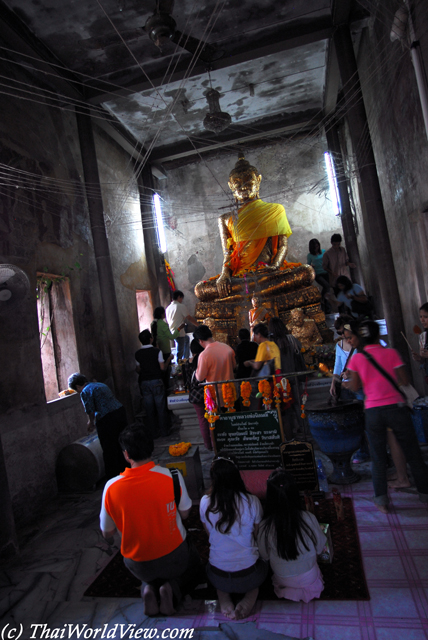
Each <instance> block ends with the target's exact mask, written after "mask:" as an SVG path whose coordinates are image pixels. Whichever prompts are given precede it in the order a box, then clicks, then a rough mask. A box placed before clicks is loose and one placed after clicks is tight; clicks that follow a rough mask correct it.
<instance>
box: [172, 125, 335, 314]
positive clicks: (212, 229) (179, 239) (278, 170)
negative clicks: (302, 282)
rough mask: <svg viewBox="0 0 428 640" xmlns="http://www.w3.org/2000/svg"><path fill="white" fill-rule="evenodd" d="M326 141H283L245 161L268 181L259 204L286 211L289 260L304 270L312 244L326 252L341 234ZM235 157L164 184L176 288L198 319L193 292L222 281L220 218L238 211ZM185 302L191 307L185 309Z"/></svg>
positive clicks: (177, 174)
mask: <svg viewBox="0 0 428 640" xmlns="http://www.w3.org/2000/svg"><path fill="white" fill-rule="evenodd" d="M326 150H327V146H326V143H325V140H324V139H319V138H315V137H307V138H305V139H303V140H293V139H284V140H281V141H277V142H276V143H274V144H270V145H266V146H263V147H258V148H249V149H248V150H246V159H247V160H249V162H250V163H251V164H252V165H254V166H255V167H257V169H258V170H259V172H260V173H261V174H262V177H263V179H262V183H261V188H260V197H261V198H262V200H265V201H268V202H269V201H270V202H279V203H281V204H283V205H284V206H285V210H286V212H287V216H288V220H289V222H290V225H291V228H292V230H293V234H292V236H291V237H290V238H289V251H288V260H290V261H298V262H304V263H305V262H306V256H307V253H308V244H309V240H310V239H311V238H314V237H316V238H318V239H319V240H320V242H321V246H322V247H323V248H325V249H328V248H329V247H330V237H331V235H332V233H335V232H339V233H340V232H341V225H340V221H339V220H338V218H336V217H335V215H334V213H333V210H332V205H331V202H330V200H329V194H328V182H327V174H326V170H325V164H324V158H323V153H324V151H326ZM236 160H237V156H236V153H232V152H230V153H223V154H221V155H220V154H219V155H218V156H217V157H215V158H211V159H207V160H205V161H204V162H195V163H192V164H188V165H185V166H182V167H180V168H177V169H173V170H169V171H168V172H167V173H168V178H167V180H166V181H165V180H163V181H161V182H160V189H161V194H162V197H163V198H164V199H165V201H164V213H165V217H166V227H167V230H166V237H167V245H168V254H167V259H168V261H169V263H170V264H171V267H172V269H173V271H174V272H175V283H176V286H177V287H178V288H179V289H181V290H182V291H183V292H184V293H185V295H186V300H187V303H188V306H189V309H190V310H191V311H193V308H194V304H195V302H196V297H195V296H194V294H193V288H194V286H195V284H196V283H197V282H198V281H199V280H203V279H208V278H209V277H211V276H214V275H216V274H218V273H219V272H220V270H221V266H222V260H223V257H222V251H221V244H220V238H219V234H218V227H217V218H218V216H219V215H220V214H222V213H224V212H225V211H227V209H228V208H229V207H232V206H233V198H232V196H231V191H230V189H229V188H228V186H227V182H228V177H229V172H230V171H231V169H233V167H234V165H235V162H236ZM186 300H185V302H186Z"/></svg>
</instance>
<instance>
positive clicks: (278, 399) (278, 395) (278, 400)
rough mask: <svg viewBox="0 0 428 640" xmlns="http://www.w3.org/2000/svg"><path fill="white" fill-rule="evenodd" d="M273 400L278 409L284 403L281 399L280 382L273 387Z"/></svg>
mask: <svg viewBox="0 0 428 640" xmlns="http://www.w3.org/2000/svg"><path fill="white" fill-rule="evenodd" d="M273 399H274V401H275V404H276V406H277V408H278V407H279V405H280V404H281V402H282V397H281V383H280V382H276V383H275V384H274V386H273Z"/></svg>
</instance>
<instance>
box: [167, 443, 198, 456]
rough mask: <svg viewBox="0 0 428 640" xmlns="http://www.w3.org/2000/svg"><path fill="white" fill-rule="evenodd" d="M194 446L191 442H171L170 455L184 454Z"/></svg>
mask: <svg viewBox="0 0 428 640" xmlns="http://www.w3.org/2000/svg"><path fill="white" fill-rule="evenodd" d="M191 446H192V443H191V442H179V443H178V444H171V445H170V446H169V449H168V451H169V455H170V456H176V457H178V456H184V455H186V453H187V452H188V451H189V449H190V447H191Z"/></svg>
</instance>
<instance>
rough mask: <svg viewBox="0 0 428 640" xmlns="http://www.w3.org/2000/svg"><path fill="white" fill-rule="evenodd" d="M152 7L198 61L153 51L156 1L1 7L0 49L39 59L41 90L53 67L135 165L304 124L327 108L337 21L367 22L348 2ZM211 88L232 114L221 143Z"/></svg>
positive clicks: (69, 93)
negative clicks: (213, 128) (210, 126)
mask: <svg viewBox="0 0 428 640" xmlns="http://www.w3.org/2000/svg"><path fill="white" fill-rule="evenodd" d="M161 2H163V3H164V4H163V6H164V7H165V6H166V5H165V3H170V6H171V4H172V5H173V8H172V12H171V15H172V16H173V18H174V20H175V22H176V29H177V30H179V31H180V32H184V34H185V35H184V36H182V40H181V42H185V41H186V37H187V36H191V37H193V38H197V39H198V40H199V41H202V44H200V45H199V46H198V48H197V50H196V52H195V53H193V54H192V53H190V52H189V51H186V50H185V49H183V48H182V47H181V46H180V45H178V44H175V43H174V42H171V41H167V42H166V43H163V45H162V49H160V48H158V47H157V46H156V45H155V44H154V42H152V41H151V40H150V38H149V36H148V34H147V32H146V31H145V29H144V25H145V23H146V21H147V19H148V18H149V17H150V16H151V15H152V14H153V13H154V12H155V9H156V3H155V2H154V1H153V2H144V3H142V2H136V1H135V0H88V1H87V2H82V0H61V1H60V0H6V2H5V3H3V4H1V3H0V18H2V26H1V27H0V37H1V42H3V43H4V44H3V46H6V48H8V49H13V50H14V51H20V52H22V53H24V54H26V55H27V56H29V55H30V56H32V58H34V57H35V58H37V60H40V61H41V62H39V64H37V63H34V61H32V62H31V64H32V66H33V65H34V67H35V68H39V69H40V68H41V69H43V70H44V72H45V74H44V76H43V77H42V81H41V86H42V85H43V86H44V85H46V83H47V82H49V83H50V84H51V85H52V82H53V81H52V77H51V76H46V69H47V68H50V69H51V71H52V70H53V71H54V73H55V75H56V78H55V80H54V82H53V84H54V85H55V87H56V90H57V91H58V92H59V93H60V94H61V97H63V101H64V102H67V100H68V101H70V103H71V104H72V105H73V104H74V105H75V104H76V102H75V101H76V100H85V101H86V102H87V103H88V104H89V105H90V107H91V109H93V110H94V111H93V114H94V115H95V116H97V122H98V123H99V124H101V126H103V127H104V128H105V129H107V130H108V132H109V133H110V134H111V135H113V136H114V137H115V138H116V140H117V141H118V142H119V143H120V144H122V146H124V147H125V148H127V150H128V151H131V152H132V154H133V155H134V156H135V157H140V158H141V157H143V156H146V157H148V156H149V155H150V158H151V160H152V161H157V162H165V161H167V160H171V159H173V158H176V157H186V156H188V155H191V154H193V153H195V148H196V149H198V150H199V152H203V151H204V150H210V149H212V148H218V147H219V146H221V145H222V144H228V145H230V144H233V143H236V142H238V141H239V140H241V141H242V140H252V139H255V138H257V137H269V136H273V135H278V133H281V132H287V131H293V130H296V129H305V127H306V128H307V127H313V126H314V124H316V122H317V121H319V120H321V118H322V116H323V115H324V114H325V113H326V111H327V112H328V111H329V110H330V109H331V108H332V105H333V106H334V104H335V101H336V97H337V91H338V88H339V79H338V72H337V67H336V65H335V61H334V51H333V52H332V50H331V45H330V36H331V33H332V30H333V28H334V24H335V23H337V21H338V20H339V21H340V20H346V21H349V22H351V23H352V24H353V25H354V28H355V29H356V30H358V27H359V25H360V24H361V22H359V21H361V19H363V18H364V16H365V14H364V10H363V8H362V7H361V6H360V4H359V3H357V2H355V3H353V2H352V1H351V0H338V1H337V7H334V6H333V9H332V8H331V6H330V4H331V3H330V0H305V1H304V2H303V1H300V2H297V1H296V0H282V1H280V2H276V3H272V2H267V0H228V1H227V0H218V1H217V2H216V1H214V0H205V1H203V2H202V1H200V0H199V1H197V0H195V1H194V2H191V1H190V0H176V2H175V4H174V3H173V2H172V0H161ZM177 38H178V37H177V35H176V36H174V39H175V40H177ZM178 39H179V38H178ZM204 43H208V44H211V45H214V47H215V50H214V51H215V53H214V54H213V53H212V51H209V52H207V51H206V50H204V49H203V44H204ZM196 45H198V42H196ZM187 46H189V47H190V48H191V42H188V43H187ZM8 55H9V56H10V55H12V57H15V58H16V57H17V56H16V54H11V53H10V51H9V52H8ZM21 60H22V58H21ZM27 60H29V59H28V58H27ZM46 62H48V63H49V66H47V65H46ZM208 71H209V72H210V78H209V75H208ZM210 86H212V87H213V88H215V89H217V90H218V91H219V92H220V96H221V97H220V106H221V110H222V111H226V112H228V113H229V114H230V116H231V118H232V121H231V124H230V126H229V127H228V128H227V129H226V130H225V131H224V132H223V133H221V134H219V135H216V134H214V133H213V132H209V131H206V130H205V129H204V126H203V119H204V117H205V115H206V113H207V111H208V104H207V101H206V97H205V94H206V92H207V90H208V89H209V88H210Z"/></svg>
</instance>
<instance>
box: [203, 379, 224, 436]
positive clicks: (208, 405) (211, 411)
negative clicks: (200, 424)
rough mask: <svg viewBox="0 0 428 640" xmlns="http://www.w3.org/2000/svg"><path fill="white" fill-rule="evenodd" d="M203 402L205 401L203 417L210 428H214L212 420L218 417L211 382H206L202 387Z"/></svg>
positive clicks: (214, 420)
mask: <svg viewBox="0 0 428 640" xmlns="http://www.w3.org/2000/svg"><path fill="white" fill-rule="evenodd" d="M204 402H205V416H204V417H205V419H206V420H208V422H209V423H210V429H211V431H213V430H214V429H215V427H214V422H216V420H218V419H219V418H220V416H219V415H217V403H216V401H215V389H214V385H213V384H207V385H205V388H204Z"/></svg>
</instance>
